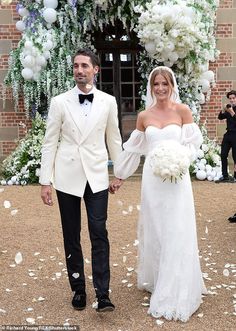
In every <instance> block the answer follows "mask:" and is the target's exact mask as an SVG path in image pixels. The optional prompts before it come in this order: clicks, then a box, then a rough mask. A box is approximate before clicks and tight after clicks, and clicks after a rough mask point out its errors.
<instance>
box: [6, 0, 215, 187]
mask: <svg viewBox="0 0 236 331" xmlns="http://www.w3.org/2000/svg"><path fill="white" fill-rule="evenodd" d="M3 2H5V3H6V2H8V3H9V2H10V0H2V3H3ZM218 5H219V1H217V0H198V1H196V0H185V1H183V0H159V1H157V0H150V1H146V0H120V1H116V0H60V1H58V0H36V1H34V2H32V1H29V0H20V1H18V4H17V7H16V10H17V12H18V14H19V16H20V19H19V21H18V22H17V23H16V28H17V29H18V30H19V31H21V32H22V38H21V40H20V42H19V44H18V47H17V48H16V49H15V50H12V52H11V54H10V58H9V70H8V74H7V77H6V79H5V83H6V85H8V86H11V88H12V91H13V97H14V100H15V105H16V106H17V102H18V98H19V96H20V95H21V94H22V93H23V97H24V105H25V110H26V114H27V115H28V116H29V115H31V114H32V110H33V115H35V112H37V110H39V109H40V108H42V107H44V109H47V106H48V105H49V102H50V99H51V97H52V96H54V95H57V94H59V93H62V92H64V91H65V90H68V89H70V88H71V87H72V86H73V85H74V82H73V77H72V62H71V61H72V60H71V58H72V55H73V53H74V51H75V50H76V49H77V48H78V47H84V46H86V47H90V48H92V49H93V48H94V46H93V42H94V41H93V40H92V32H93V31H96V30H98V29H100V30H104V29H106V26H107V25H108V24H111V25H115V24H116V21H117V20H119V21H121V22H122V24H123V27H124V28H125V29H127V30H129V31H132V30H133V31H135V32H136V33H137V36H138V38H139V42H140V44H141V45H142V46H143V48H144V50H143V51H142V52H140V54H139V71H140V74H141V77H142V85H141V90H140V94H141V96H142V98H143V99H144V97H143V96H144V95H145V89H146V82H147V76H148V74H149V72H150V71H151V70H152V68H153V67H154V66H156V65H163V64H164V65H167V66H169V67H171V68H172V69H173V71H174V72H175V74H176V77H177V80H178V84H179V90H180V96H181V99H182V101H183V102H184V103H187V104H188V105H189V106H190V108H191V109H192V112H193V114H194V117H195V119H196V121H198V120H199V118H200V110H201V104H203V103H205V102H206V101H207V100H208V99H209V97H210V92H211V87H212V86H214V73H213V72H212V71H210V70H209V62H210V61H215V59H216V58H217V56H218V54H219V52H218V50H217V49H216V41H215V36H214V29H215V14H216V9H217V7H218ZM36 121H38V122H40V123H41V124H40V125H35V127H37V128H39V127H42V131H43V130H44V126H45V125H44V121H42V120H41V119H39V116H36ZM37 132H38V131H37ZM31 134H32V132H31ZM205 138H206V140H207V136H206V135H205ZM38 144H40V143H39V142H38ZM205 145H206V146H207V147H205V151H203V157H202V158H199V160H200V159H203V158H204V160H205V161H206V164H209V163H210V164H209V165H210V166H214V167H215V166H218V165H219V159H217V160H216V159H215V160H214V161H213V159H212V158H209V160H206V159H205V153H209V150H211V149H214V154H215V151H216V145H215V144H214V142H210V141H209V140H207V141H206V144H205ZM15 153H16V151H15ZM31 154H32V153H31ZM200 154H201V153H200ZM216 154H217V153H216ZM13 155H14V152H13V154H12V155H11V156H10V157H9V158H7V159H6V160H5V163H4V168H5V169H10V168H11V162H12V158H13ZM28 161H29V162H30V161H31V164H30V167H27V165H24V167H23V168H24V169H23V173H22V171H21V169H18V170H17V169H14V171H15V173H13V172H10V171H8V172H7V173H6V172H5V176H6V177H7V179H9V178H12V176H13V175H14V176H13V177H14V180H13V183H15V182H16V183H21V184H26V183H28V182H35V181H36V180H37V176H36V169H38V168H39V167H40V152H39V153H38V154H37V160H35V157H33V156H32V155H29V160H28ZM32 161H33V164H32ZM205 161H204V162H205ZM199 162H200V161H199ZM19 167H20V166H19ZM201 168H202V167H201ZM31 169H32V170H31ZM209 169H210V168H209ZM192 170H193V171H195V172H197V171H198V170H203V169H199V168H198V166H197V165H196V164H195V165H194V166H193V169H192ZM218 170H219V169H218ZM31 171H34V173H35V175H34V176H30V175H29V174H30V173H31ZM37 171H38V170H37ZM204 171H205V173H206V176H207V170H206V168H205V170H204ZM214 171H215V175H216V174H217V169H215V170H214ZM218 172H219V171H218ZM18 174H19V175H18ZM208 177H209V176H208ZM214 177H215V176H214ZM30 178H31V179H30ZM32 178H34V179H32ZM212 178H213V176H212Z"/></svg>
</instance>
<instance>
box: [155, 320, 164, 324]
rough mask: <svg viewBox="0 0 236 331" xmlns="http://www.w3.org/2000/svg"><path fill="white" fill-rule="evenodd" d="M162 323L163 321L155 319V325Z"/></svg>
mask: <svg viewBox="0 0 236 331" xmlns="http://www.w3.org/2000/svg"><path fill="white" fill-rule="evenodd" d="M163 323H164V322H163V321H160V320H156V324H157V325H162V324H163Z"/></svg>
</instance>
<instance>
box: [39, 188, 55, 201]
mask: <svg viewBox="0 0 236 331" xmlns="http://www.w3.org/2000/svg"><path fill="white" fill-rule="evenodd" d="M41 199H42V200H43V203H44V204H45V205H48V206H52V205H53V201H52V188H51V185H42V186H41Z"/></svg>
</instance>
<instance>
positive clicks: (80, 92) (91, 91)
mask: <svg viewBox="0 0 236 331" xmlns="http://www.w3.org/2000/svg"><path fill="white" fill-rule="evenodd" d="M76 87H77V89H78V94H90V93H94V92H95V89H96V87H95V86H94V85H93V87H92V89H91V90H90V91H89V92H87V93H84V92H83V91H81V90H80V89H79V88H78V86H77V85H76Z"/></svg>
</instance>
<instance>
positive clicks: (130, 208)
mask: <svg viewBox="0 0 236 331" xmlns="http://www.w3.org/2000/svg"><path fill="white" fill-rule="evenodd" d="M133 210H134V207H133V206H131V205H130V206H129V207H128V211H129V212H130V213H132V211H133Z"/></svg>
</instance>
